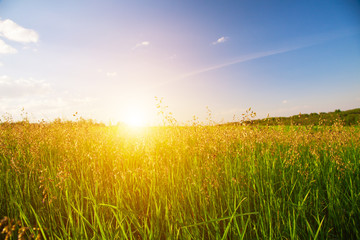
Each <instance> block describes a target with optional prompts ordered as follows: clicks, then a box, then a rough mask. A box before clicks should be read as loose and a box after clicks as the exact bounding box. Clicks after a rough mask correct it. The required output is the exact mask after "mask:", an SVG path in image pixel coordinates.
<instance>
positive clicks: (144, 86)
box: [0, 0, 360, 124]
mask: <svg viewBox="0 0 360 240" xmlns="http://www.w3.org/2000/svg"><path fill="white" fill-rule="evenodd" d="M155 96H157V97H159V98H163V99H164V103H165V104H166V105H168V106H169V111H171V112H173V113H174V115H175V118H176V119H178V120H179V121H182V122H184V121H187V120H190V119H192V116H193V115H196V116H198V117H199V118H200V120H205V118H206V115H207V109H206V106H208V107H209V108H210V110H211V111H212V114H213V118H214V119H215V120H216V121H221V120H223V121H225V122H226V121H232V120H233V116H234V115H235V116H236V117H239V116H240V115H241V114H242V113H244V112H245V110H246V109H247V108H249V107H252V109H253V110H254V111H255V112H257V114H258V117H265V116H266V115H268V114H269V115H270V116H289V115H293V114H298V113H299V112H302V113H311V112H327V111H333V110H335V109H342V110H346V109H351V108H357V107H360V2H359V1H356V0H326V1H325V0H324V1H317V0H311V1H307V0H301V1H268V0H267V1H256V0H251V1H250V0H249V1H246V0H245V1H235V0H234V1H230V0H229V1H220V0H218V1H215V0H208V1H190V0H181V1H180V0H173V1H165V0H161V1H160V0H152V1H148V0H142V1H140V0H134V1H115V0H102V1H100V0H98V1H94V0H86V1H85V0H79V1H69V0H64V1H45V0H32V1H27V0H0V115H1V116H3V115H4V114H11V115H12V116H13V117H14V118H15V119H19V118H20V115H21V113H22V112H21V109H22V108H24V110H25V112H28V113H29V114H30V118H31V119H32V120H35V121H36V120H40V119H45V120H52V119H54V118H56V117H61V118H64V119H69V120H71V119H74V117H73V114H74V113H75V112H78V113H79V115H80V116H83V117H84V118H92V119H96V120H98V121H103V122H108V121H110V120H111V121H113V122H116V121H126V118H128V117H129V115H131V114H135V115H136V114H138V115H136V116H139V117H141V118H144V119H146V122H148V123H150V124H154V123H156V121H157V120H156V119H157V117H156V112H157V111H156V107H155V106H156V102H155V99H154V97H155ZM134 112H137V113H134Z"/></svg>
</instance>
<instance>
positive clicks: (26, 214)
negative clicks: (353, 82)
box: [0, 119, 360, 239]
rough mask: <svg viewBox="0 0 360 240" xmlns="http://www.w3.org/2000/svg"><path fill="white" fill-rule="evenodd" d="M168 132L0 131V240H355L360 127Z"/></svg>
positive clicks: (34, 126)
mask: <svg viewBox="0 0 360 240" xmlns="http://www.w3.org/2000/svg"><path fill="white" fill-rule="evenodd" d="M170 122H171V119H170ZM169 125H170V126H163V127H148V128H142V129H132V128H128V127H126V126H122V125H112V126H105V125H103V124H96V123H94V122H92V121H88V120H79V121H72V122H71V121H61V120H56V121H53V122H51V123H47V122H39V123H30V122H29V121H27V120H24V121H21V122H16V123H15V122H11V121H10V120H8V121H3V122H2V123H1V124H0V206H1V208H0V232H1V233H0V239H360V229H359V228H358V226H359V224H360V129H359V127H358V126H343V125H342V124H341V122H337V123H336V124H334V125H332V126H245V125H240V124H239V125H234V126H231V125H226V126H224V125H216V124H212V123H211V124H209V125H203V124H198V123H196V122H194V123H193V124H192V125H191V124H189V125H188V126H176V124H169Z"/></svg>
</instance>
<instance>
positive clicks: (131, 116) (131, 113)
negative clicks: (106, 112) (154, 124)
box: [123, 107, 147, 127]
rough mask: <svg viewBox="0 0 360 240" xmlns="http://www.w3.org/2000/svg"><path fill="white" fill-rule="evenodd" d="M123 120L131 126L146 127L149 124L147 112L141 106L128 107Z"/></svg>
mask: <svg viewBox="0 0 360 240" xmlns="http://www.w3.org/2000/svg"><path fill="white" fill-rule="evenodd" d="M123 121H124V123H125V124H126V125H128V126H129V127H145V126H146V124H147V118H146V113H145V111H144V110H142V109H140V108H134V107H133V108H128V109H127V110H126V111H125V113H124V118H123Z"/></svg>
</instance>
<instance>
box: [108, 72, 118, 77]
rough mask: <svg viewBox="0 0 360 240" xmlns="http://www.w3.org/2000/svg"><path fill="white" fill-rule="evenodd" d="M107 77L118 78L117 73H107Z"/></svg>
mask: <svg viewBox="0 0 360 240" xmlns="http://www.w3.org/2000/svg"><path fill="white" fill-rule="evenodd" d="M106 76H108V77H116V76H117V72H107V73H106Z"/></svg>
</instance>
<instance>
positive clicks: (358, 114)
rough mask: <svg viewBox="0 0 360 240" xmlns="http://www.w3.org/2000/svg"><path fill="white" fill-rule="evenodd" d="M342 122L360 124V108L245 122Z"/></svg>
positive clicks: (277, 123) (310, 123)
mask: <svg viewBox="0 0 360 240" xmlns="http://www.w3.org/2000/svg"><path fill="white" fill-rule="evenodd" d="M336 122H341V123H342V124H343V125H345V126H352V125H359V124H360V108H356V109H351V110H347V111H341V110H340V109H337V110H335V111H334V112H328V113H325V112H321V113H310V114H298V115H294V116H291V117H271V118H264V119H256V120H248V121H245V122H244V123H245V124H250V125H271V126H272V125H327V126H329V125H333V124H334V123H336Z"/></svg>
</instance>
